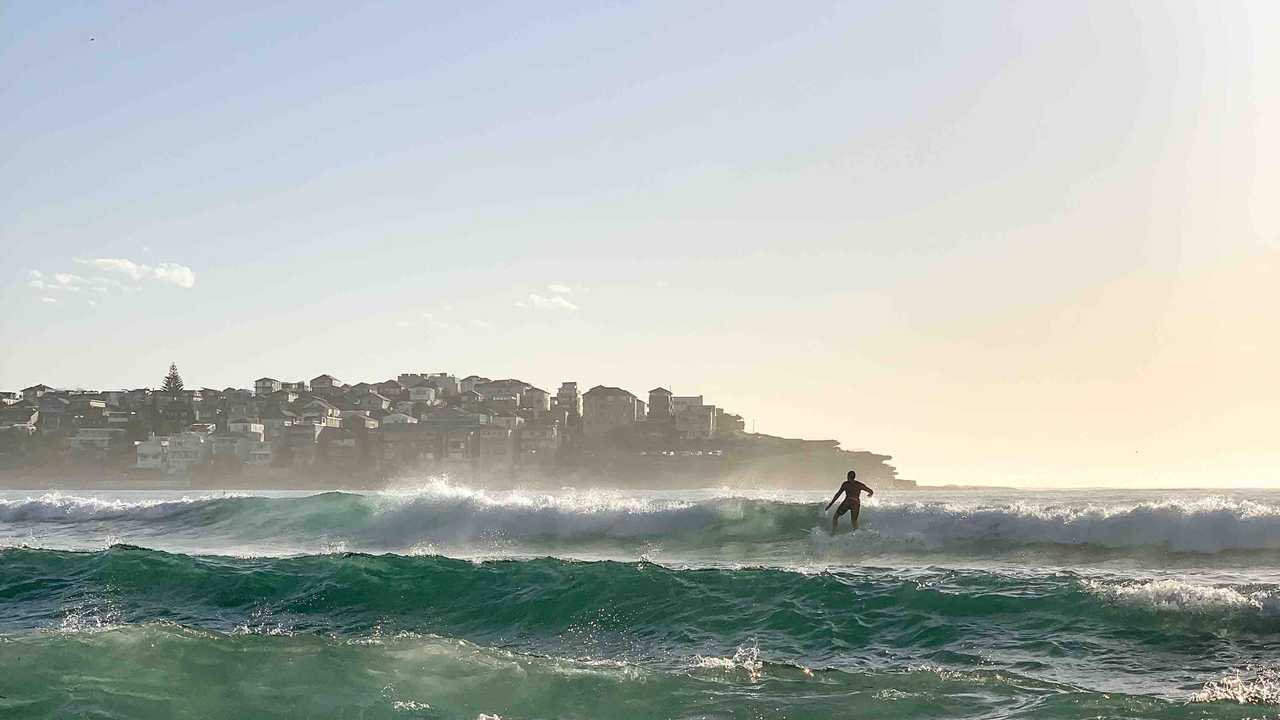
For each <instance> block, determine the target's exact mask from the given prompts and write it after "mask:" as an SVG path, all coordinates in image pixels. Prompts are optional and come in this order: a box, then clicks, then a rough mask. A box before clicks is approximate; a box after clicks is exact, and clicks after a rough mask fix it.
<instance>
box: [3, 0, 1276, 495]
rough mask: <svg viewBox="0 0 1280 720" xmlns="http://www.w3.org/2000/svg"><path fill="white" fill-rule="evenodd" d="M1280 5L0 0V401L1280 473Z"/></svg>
mask: <svg viewBox="0 0 1280 720" xmlns="http://www.w3.org/2000/svg"><path fill="white" fill-rule="evenodd" d="M1278 19H1280V15H1278V13H1277V10H1276V5H1275V4H1272V3H1262V2H1259V3H1253V4H1243V3H1216V2H1215V3H1208V2H1205V3H1190V2H1177V3H1167V4H1166V3H1157V2H1141V3H1133V4H1126V3H1120V2H1097V3H1062V4H1058V5H1050V4H1048V3H1024V4H1005V3H936V4H931V3H856V4H823V3H802V4H799V5H796V4H786V5H784V4H778V3H649V4H640V3H632V4H627V5H617V6H610V5H605V4H601V3H580V4H570V3H461V4H457V5H456V6H450V5H446V4H440V3H432V4H429V3H399V4H390V3H388V4H359V3H345V2H344V3H314V2H307V3H271V4H266V3H205V4H168V5H158V4H154V3H145V4H144V3H127V2H112V3H101V4H73V3H3V4H0V248H2V249H3V257H4V263H3V265H2V266H0V307H3V310H0V336H3V337H4V338H5V341H6V342H5V347H4V349H3V350H0V387H2V388H6V389H18V388H20V387H22V386H25V385H29V384H32V383H35V382H46V383H49V384H52V385H63V386H75V385H79V386H88V387H104V388H105V387H119V386H137V385H147V384H156V383H158V381H159V378H160V377H161V376H162V374H163V371H164V369H165V368H166V367H167V364H168V362H169V361H170V360H174V361H176V362H178V364H179V366H180V367H181V368H182V370H183V373H184V376H185V377H186V378H187V380H188V382H189V383H193V384H199V385H211V386H218V387H222V386H226V385H237V386H246V385H249V384H250V383H251V381H252V380H253V378H255V377H259V376H261V375H264V374H267V375H272V376H275V377H281V378H299V379H301V378H309V377H311V376H314V375H316V374H318V373H321V372H331V373H334V374H336V375H338V376H339V377H341V378H344V379H352V380H355V379H368V380H375V379H381V378H385V377H388V376H393V375H395V374H396V373H397V372H401V371H405V370H432V371H434V370H451V371H455V372H459V373H471V372H477V373H482V374H486V375H490V376H508V375H515V376H519V377H523V378H525V379H527V380H529V381H531V382H535V383H538V384H540V385H543V386H546V387H548V389H553V388H554V386H555V385H556V384H558V383H559V382H560V381H562V380H577V381H579V382H580V383H583V384H584V385H587V386H590V385H592V384H596V383H608V384H618V385H622V386H624V387H628V388H629V389H631V390H633V391H635V392H638V393H639V392H643V391H645V390H647V389H648V388H650V387H653V386H654V385H657V384H664V385H667V386H670V387H672V388H673V389H674V390H676V391H677V392H679V393H698V392H701V393H704V394H706V395H707V396H708V398H709V400H710V401H712V402H715V403H717V404H720V405H723V406H725V407H728V408H729V409H731V410H734V411H738V412H741V413H743V414H744V415H746V416H747V417H748V418H751V419H753V420H755V421H756V422H757V424H758V427H759V429H760V430H762V431H770V432H778V433H788V434H800V435H805V436H833V437H836V438H839V439H841V440H842V441H844V443H845V445H846V446H847V447H867V448H872V449H876V450H880V451H883V452H889V453H893V454H894V455H896V456H898V457H899V464H900V466H901V468H902V470H903V472H904V474H906V475H908V476H914V477H919V478H921V479H924V480H928V481H933V482H945V481H957V482H993V481H1000V482H1026V483H1077V484H1078V483H1081V482H1132V483H1147V484H1174V483H1197V484H1206V483H1222V482H1247V483H1253V484H1259V483H1262V484H1265V483H1280V476H1277V474H1276V473H1275V472H1274V468H1276V467H1277V461H1278V460H1280V455H1278V453H1280V451H1277V450H1276V447H1275V445H1276V443H1275V442H1274V436H1273V433H1272V432H1271V431H1270V430H1269V429H1265V430H1264V429H1263V428H1273V427H1274V420H1273V419H1272V418H1271V414H1272V412H1273V409H1274V407H1275V404H1276V403H1275V402H1274V401H1276V400H1280V391H1278V390H1277V389H1276V383H1275V382H1274V380H1273V379H1272V377H1271V376H1270V375H1269V374H1268V373H1271V372H1273V371H1274V367H1276V364H1277V363H1276V361H1277V360H1280V341H1278V340H1277V339H1276V337H1275V335H1276V332H1275V327H1276V324H1275V321H1276V320H1280V317H1277V313H1276V310H1275V308H1276V307H1277V306H1280V303H1277V302H1275V301H1276V300H1280V298H1278V297H1277V294H1276V291H1275V290H1274V285H1275V283H1274V275H1273V273H1272V272H1271V271H1272V270H1274V269H1276V268H1277V262H1276V260H1277V246H1278V245H1280V210H1278V209H1277V203H1276V202H1275V199H1274V198H1276V197H1280V170H1278V169H1277V168H1280V152H1278V150H1280V141H1277V139H1276V135H1277V133H1276V132H1275V128H1276V127H1280V105H1278V101H1277V98H1276V93H1275V88H1276V87H1280V61H1278V55H1277V50H1276V49H1275V44H1274V37H1275V36H1276V33H1277V31H1280V22H1278ZM91 38H92V40H91ZM102 259H111V260H128V261H130V262H131V263H133V264H132V265H125V264H122V263H102V262H98V263H96V264H94V263H92V262H89V261H93V260H102ZM178 266H181V267H178ZM183 268H186V269H189V270H190V272H191V274H192V276H193V277H194V283H191V282H189V279H190V278H189V277H188V276H187V275H186V274H185V271H184V270H183ZM33 271H34V272H33ZM37 273H38V275H37ZM58 273H63V274H64V275H63V277H62V278H61V280H59V279H58V277H57V274H58ZM67 275H74V276H75V277H68V276H67ZM101 278H105V280H102V279H101ZM186 285H190V287H185V286H186ZM550 286H558V287H556V288H555V289H552V288H551V287H550ZM559 286H562V287H559ZM95 287H96V288H97V290H95V289H94V288H95ZM531 296H536V298H531ZM91 298H92V300H93V302H92V303H91V302H90V299H91ZM556 298H560V299H558V300H557V299H556ZM522 306H523V307H522ZM10 341H15V342H10Z"/></svg>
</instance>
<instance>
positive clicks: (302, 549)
mask: <svg viewBox="0 0 1280 720" xmlns="http://www.w3.org/2000/svg"><path fill="white" fill-rule="evenodd" d="M0 498H2V499H0V715H11V716H17V717H60V716H67V715H76V716H87V717H103V718H112V717H119V718H149V717H155V718H169V717H281V718H286V717H374V718H377V717H426V718H467V720H474V719H476V718H485V719H486V720H492V718H503V719H504V720H511V719H512V718H547V717H571V718H650V717H673V718H695V717H697V718H739V717H741V718H772V717H787V718H828V717H838V716H849V715H853V716H871V717H894V718H898V717H903V718H915V717H928V718H940V717H945V718H969V717H972V718H1028V717H1035V718H1041V717H1045V718H1056V717H1062V718H1077V717H1143V718H1147V717H1160V718H1183V717H1188V718H1191V717H1194V718H1244V717H1255V718H1256V717H1266V716H1271V715H1275V714H1277V712H1280V704H1278V703H1280V692H1277V683H1276V678H1277V677H1280V665H1278V664H1277V662H1276V658H1280V536H1278V534H1277V533H1278V532H1280V530H1278V525H1277V523H1278V522H1280V521H1278V520H1277V518H1278V516H1280V511H1277V508H1280V494H1266V493H1253V494H1234V495H1226V496H1204V495H1197V494H1194V493H1184V494H1181V495H1167V496H1162V497H1151V496H1139V495H1133V494H1123V493H1110V494H1108V493H1096V492H1095V493H1089V494H1085V493H1076V494H1070V493H1039V494H1037V493H1003V494H1001V493H997V492H988V493H950V494H948V493H917V494H898V495H897V496H894V495H893V494H892V493H890V492H883V493H879V494H877V497H876V498H875V499H874V500H873V501H872V502H868V503H865V504H864V508H863V516H862V529H861V530H859V531H858V532H856V533H852V534H850V533H848V532H847V531H845V532H843V533H841V534H838V535H835V536H832V535H831V534H830V533H829V532H828V528H829V525H828V523H829V519H828V518H827V517H825V516H823V515H822V513H821V512H820V511H821V507H822V505H823V504H824V503H825V501H826V499H827V498H821V499H819V498H817V497H814V496H802V495H796V494H792V495H787V494H772V495H769V494H755V495H750V494H744V493H738V492H735V491H728V490H723V489H722V490H703V491H688V492H682V493H676V494H667V495H661V494H657V493H644V492H637V493H632V494H629V495H624V494H621V493H619V492H617V491H575V490H565V491H562V492H558V493H530V492H521V491H501V492H494V491H485V490H479V489H474V488H467V487H461V486H457V485H450V484H447V483H443V482H433V483H429V484H427V485H425V486H424V487H421V488H416V489H413V490H408V491H402V492H388V493H377V494H368V495H362V494H353V493H337V492H334V493H322V494H315V495H305V496H304V495H299V494H293V495H288V496H275V497H267V496H260V495H242V496H235V495H227V496H210V497H181V496H177V495H173V494H168V495H165V494H160V493H120V494H117V495H116V496H109V495H105V494H92V495H63V494H48V495H43V496H38V497H26V496H14V495H12V494H9V495H3V496H0ZM846 527H847V526H846Z"/></svg>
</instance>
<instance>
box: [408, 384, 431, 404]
mask: <svg viewBox="0 0 1280 720" xmlns="http://www.w3.org/2000/svg"><path fill="white" fill-rule="evenodd" d="M409 399H410V400H412V401H414V402H424V403H427V404H434V403H435V401H436V389H435V387H434V386H431V385H427V384H425V383H424V384H422V385H415V386H413V387H411V388H409Z"/></svg>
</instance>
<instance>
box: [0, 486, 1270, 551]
mask: <svg viewBox="0 0 1280 720" xmlns="http://www.w3.org/2000/svg"><path fill="white" fill-rule="evenodd" d="M0 521H2V522H4V523H5V524H6V525H7V528H6V531H7V532H10V533H14V534H19V533H23V532H25V533H35V534H39V533H42V532H46V531H47V530H48V529H49V528H68V527H70V528H77V527H79V528H85V527H93V528H97V529H101V530H103V531H105V532H116V533H120V534H121V535H122V536H123V537H126V538H129V537H133V536H140V537H143V538H150V537H162V536H164V535H165V534H168V533H171V534H175V535H177V534H185V535H189V536H197V537H199V538H201V539H207V540H210V541H218V542H226V543H235V542H253V541H261V540H272V541H280V542H282V543H284V544H285V546H292V547H297V546H302V547H311V548H312V549H314V548H315V546H316V545H317V544H318V543H321V542H329V541H334V540H337V541H341V542H346V543H348V544H349V546H350V547H352V548H355V549H361V550H407V549H409V548H412V547H414V546H416V545H422V544H441V545H444V546H447V547H457V546H464V545H467V546H482V547H483V546H492V547H498V546H501V545H502V544H504V543H506V544H509V543H517V544H518V543H522V542H533V543H542V544H543V545H544V546H546V545H547V544H555V545H558V546H562V547H564V546H567V547H572V546H573V545H575V544H580V545H589V544H591V543H594V542H610V543H615V544H616V543H620V542H621V543H631V544H633V545H636V546H639V544H641V543H643V542H651V543H662V544H664V547H671V548H676V549H679V548H716V547H722V546H725V545H726V544H732V543H744V542H746V543H755V544H760V545H762V546H763V545H768V544H770V543H797V542H798V541H799V542H800V543H801V544H803V543H804V541H805V540H806V538H810V536H813V539H812V542H811V543H810V544H811V545H814V546H816V549H818V550H824V549H827V550H830V549H836V550H838V549H839V547H834V548H833V546H830V544H829V543H827V544H826V545H824V544H823V541H822V539H821V538H818V537H817V536H816V535H815V534H814V531H815V530H818V529H820V528H823V527H825V526H826V522H827V520H826V519H825V516H823V514H822V513H821V512H819V506H817V505H814V504H809V503H797V502H785V501H779V500H761V499H750V498H742V497H717V498H712V499H708V500H700V501H688V500H662V499H649V498H641V499H635V498H629V497H626V496H623V495H619V494H616V493H610V492H604V491H601V492H581V493H567V494H558V495H550V494H537V493H523V492H514V491H513V492H488V491H484V490H476V489H471V488H467V487H462V486H455V485H449V484H447V483H443V482H436V483H433V484H431V485H428V486H426V487H424V488H422V489H421V490H419V491H416V492H413V493H407V494H399V495H388V494H375V495H359V494H350V493H339V492H333V493H323V494H318V495H312V496H308V497H291V498H266V497H219V498H197V499H184V500H178V501H163V502H155V501H152V502H144V503H128V502H121V501H105V500H99V499H94V498H79V497H75V496H65V495H46V496H43V497H39V498H32V499H27V500H22V501H12V500H11V501H0ZM862 524H863V528H864V529H866V530H867V531H869V532H867V533H863V534H862V535H861V536H860V539H859V543H858V544H859V546H861V547H863V548H869V549H872V550H875V551H878V552H908V553H931V552H937V551H946V552H969V553H985V554H991V553H1000V552H1004V551H1008V550H1010V549H1017V548H1026V547H1043V546H1061V547H1067V548H1076V549H1081V548H1083V549H1097V550H1101V551H1106V552H1110V553H1112V554H1115V553H1124V552H1126V551H1130V550H1137V549H1151V548H1158V549H1161V550H1163V551H1168V552H1175V553H1198V554H1214V553H1224V552H1263V553H1271V554H1275V553H1280V508H1277V507H1275V506H1272V505H1266V504H1262V503H1256V502H1249V501H1236V500H1230V499H1225V498H1205V499H1201V500H1196V501H1165V502H1149V503H1137V504H1129V505H1090V504H1050V503H1038V504H1037V503H1011V504H990V505H962V504H953V503H942V502H894V501H877V500H871V501H868V503H867V505H866V507H865V509H864V512H863V523H862ZM290 543H292V545H290ZM146 544H153V543H150V542H148V543H146ZM633 556H634V555H633Z"/></svg>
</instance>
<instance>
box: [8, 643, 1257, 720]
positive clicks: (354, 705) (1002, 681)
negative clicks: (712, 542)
mask: <svg viewBox="0 0 1280 720" xmlns="http://www.w3.org/2000/svg"><path fill="white" fill-rule="evenodd" d="M175 659H176V661H175ZM140 669H145V671H139V670H140ZM211 671H212V672H211ZM0 675H2V676H3V677H4V680H3V681H0V682H2V683H3V684H4V685H5V686H6V689H9V694H8V695H7V696H6V698H5V699H4V700H3V704H4V709H5V710H8V711H9V712H10V713H12V714H14V715H20V716H24V717H43V716H61V715H66V714H68V713H69V712H74V713H75V714H76V715H80V716H87V717H102V718H131V719H136V718H153V717H154V718H188V717H190V718H197V717H290V718H294V717H361V718H405V717H424V718H465V719H466V720H496V719H497V718H503V719H512V720H514V719H515V718H546V717H572V718H654V717H670V718H707V717H714V718H763V717H787V718H791V719H792V720H799V719H802V718H830V717H834V716H842V715H845V714H847V713H849V712H857V713H859V715H860V716H861V715H868V716H870V717H886V718H888V717H947V718H963V717H975V718H977V717H991V716H992V714H993V713H998V714H1001V715H1016V714H1018V713H1026V714H1027V715H1026V716H1031V717H1045V718H1058V717H1061V718H1075V717H1080V716H1081V714H1082V713H1084V712H1086V711H1087V712H1088V713H1089V714H1090V715H1091V716H1105V717H1170V718H1173V717H1182V716H1184V713H1183V712H1180V706H1181V705H1182V703H1180V702H1178V701H1171V700H1167V699H1161V698H1153V697H1142V696H1133V695H1125V694H1111V695H1102V694H1096V693H1088V692H1082V691H1079V690H1078V689H1077V688H1074V687H1072V686H1070V685H1064V684H1060V683H1056V682H1052V681H1044V680H1036V679H1033V678H1029V677H1025V676H1020V675H1017V674H1012V673H1000V672H995V671H991V670H974V671H942V670H938V669H933V668H923V667H922V668H905V667H904V668H898V669H894V670H892V671H839V670H808V669H805V668H800V667H796V666H791V665H786V664H777V663H771V662H759V661H755V660H751V659H748V660H745V661H741V662H739V661H735V660H731V659H725V662H710V663H708V662H699V660H698V659H697V658H692V659H687V660H686V661H685V662H683V663H682V664H679V665H678V666H675V667H673V668H671V669H653V668H649V667H646V666H642V665H637V664H633V663H629V662H620V661H617V662H616V661H597V660H591V659H586V658H559V657H548V656H542V655H529V654H522V653H515V652H511V651H507V650H502V649H498V648H493V647H486V646H481V645H475V644H472V643H468V642H465V641H459V640H454V639H449V638H442V637H437V636H430V635H413V634H398V635H393V636H380V637H372V638H363V639H359V640H344V639H340V638H326V637H321V636H315V635H295V636H262V635H232V634H224V633H218V632H210V631H204V630H194V629H190V628H182V627H177V626H172V625H164V624H151V625H146V626H124V627H116V628H112V629H110V630H105V631H102V632H94V633H61V634H55V635H41V634H36V635H29V636H25V637H21V638H17V639H15V640H12V641H10V642H9V643H8V644H6V645H5V646H3V648H2V649H0ZM10 688H12V689H10ZM1206 707H1209V706H1206ZM1237 707H1239V706H1237ZM1195 716H1196V717H1201V718H1203V717H1221V718H1228V717H1231V718H1239V717H1242V716H1244V713H1243V712H1242V710H1241V709H1237V710H1233V709H1231V708H1217V709H1216V711H1214V710H1213V709H1210V710H1208V711H1207V712H1206V711H1201V712H1199V713H1196V714H1195Z"/></svg>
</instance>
